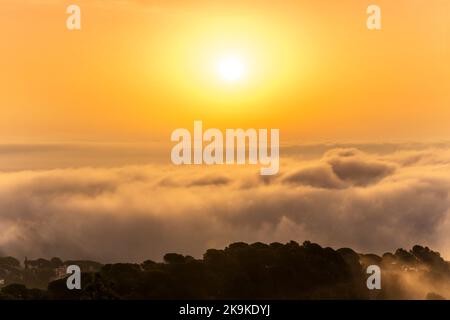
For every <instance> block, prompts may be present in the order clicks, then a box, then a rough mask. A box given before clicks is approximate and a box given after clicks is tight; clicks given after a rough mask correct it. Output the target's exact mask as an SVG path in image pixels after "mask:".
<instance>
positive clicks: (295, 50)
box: [0, 0, 450, 143]
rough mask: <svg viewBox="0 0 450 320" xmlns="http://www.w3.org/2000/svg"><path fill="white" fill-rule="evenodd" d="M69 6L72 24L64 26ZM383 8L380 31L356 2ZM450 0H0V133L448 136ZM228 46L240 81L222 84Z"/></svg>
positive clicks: (93, 137) (82, 137)
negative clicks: (252, 131) (76, 26)
mask: <svg viewBox="0 0 450 320" xmlns="http://www.w3.org/2000/svg"><path fill="white" fill-rule="evenodd" d="M72 3H75V4H78V5H79V6H80V7H81V13H82V30H80V31H69V30H67V29H66V18H67V17H68V15H67V14H66V12H65V11H66V8H67V6H68V5H69V4H72ZM372 3H376V4H378V5H379V6H380V7H381V9H382V30H381V31H369V30H368V29H367V28H366V18H367V14H366V8H367V6H368V5H369V4H372ZM449 12H450V2H449V1H447V0H431V1H423V0H398V1H384V0H376V1H349V0H344V1H334V0H333V1H331V0H330V1H328V0H324V1H298V0H297V1H262V0H259V1H256V0H255V1H249V0H246V1H233V0H231V1H230V0H227V1H191V0H183V1H161V0H160V1H150V0H148V1H144V0H142V1H138V0H134V1H132V0H120V1H119V0H108V1H106V0H104V1H101V0H96V1H94V0H89V1H83V0H78V1H75V0H73V1H65V0H64V1H63V0H61V1H59V0H29V1H24V0H2V1H1V4H0V37H1V40H2V41H1V44H0V46H1V48H0V70H1V72H0V137H1V139H0V140H1V141H0V142H2V143H10V142H36V141H86V140H89V141H149V140H161V141H166V140H167V141H168V139H169V138H168V137H169V135H170V132H171V131H172V130H174V129H175V128H178V127H192V122H193V121H194V120H203V121H204V124H205V126H206V127H219V128H236V127H243V128H248V127H251V128H258V127H263V128H280V129H281V139H282V140H284V141H287V140H293V141H295V142H302V143H303V142H312V141H378V142H379V141H391V140H423V139H425V140H429V139H448V138H449V137H450V126H449V119H450V108H449V106H450V63H449V59H450V41H449V38H450V31H449V30H450V13H449ZM230 52H231V53H233V54H236V55H238V56H239V57H240V58H241V59H242V61H243V64H244V65H245V68H246V71H247V72H246V77H245V79H243V80H242V81H240V82H238V83H233V84H230V83H224V81H223V79H220V77H218V75H217V72H216V64H217V61H219V60H220V59H221V57H222V56H224V55H225V56H226V55H227V54H229V53H230Z"/></svg>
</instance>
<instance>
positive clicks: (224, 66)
mask: <svg viewBox="0 0 450 320" xmlns="http://www.w3.org/2000/svg"><path fill="white" fill-rule="evenodd" d="M246 72H247V68H246V64H245V62H244V60H243V59H242V58H241V57H239V56H237V55H227V56H224V57H222V58H220V59H219V60H218V62H217V73H218V75H219V77H220V78H221V79H222V80H224V81H226V82H230V83H233V82H238V81H240V80H242V79H243V78H244V76H245V74H246Z"/></svg>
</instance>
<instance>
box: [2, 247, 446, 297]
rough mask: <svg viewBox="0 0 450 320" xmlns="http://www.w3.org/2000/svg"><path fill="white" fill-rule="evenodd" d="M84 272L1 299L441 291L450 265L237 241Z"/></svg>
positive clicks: (434, 257)
mask: <svg viewBox="0 0 450 320" xmlns="http://www.w3.org/2000/svg"><path fill="white" fill-rule="evenodd" d="M373 264H376V265H378V266H380V268H381V270H382V288H381V290H368V288H367V286H366V280H367V277H368V276H369V275H368V274H367V273H366V268H367V266H369V265H373ZM81 279H82V289H81V290H68V289H67V286H66V279H64V278H63V279H58V280H55V281H51V282H50V283H49V284H48V287H47V289H46V290H42V289H36V288H35V289H33V288H27V287H26V286H25V285H24V284H9V285H7V286H5V287H3V288H2V289H1V291H0V299H425V298H428V299H442V298H445V297H446V296H447V294H448V292H450V265H449V263H448V262H446V261H445V260H444V259H443V258H442V257H441V256H440V254H439V253H438V252H434V251H432V250H430V249H429V248H427V247H422V246H414V247H413V248H412V249H411V250H409V251H407V250H404V249H398V250H397V251H396V252H395V253H385V254H384V255H382V256H377V255H374V254H358V253H356V252H355V251H353V250H352V249H349V248H342V249H338V250H333V249H331V248H322V247H321V246H320V245H318V244H314V243H311V242H309V241H306V242H304V243H303V244H302V245H299V244H298V243H296V242H294V241H291V242H289V243H286V244H281V243H272V244H270V245H267V244H263V243H254V244H246V243H233V244H231V245H229V246H228V247H227V248H225V249H224V250H216V249H210V250H207V251H206V253H205V254H204V255H203V259H194V258H193V257H191V256H183V255H180V254H176V253H168V254H166V255H165V256H164V262H162V263H158V262H154V261H151V260H146V261H144V262H143V263H141V264H133V263H117V264H106V265H103V266H101V267H100V266H99V268H98V271H95V272H85V273H83V274H82V278H81Z"/></svg>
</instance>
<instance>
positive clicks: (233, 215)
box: [0, 147, 450, 262]
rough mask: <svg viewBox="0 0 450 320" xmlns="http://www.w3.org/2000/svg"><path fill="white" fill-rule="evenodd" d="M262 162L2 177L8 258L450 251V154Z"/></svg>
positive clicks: (349, 153) (354, 154) (354, 151)
mask: <svg viewBox="0 0 450 320" xmlns="http://www.w3.org/2000/svg"><path fill="white" fill-rule="evenodd" d="M280 168H281V173H280V174H279V175H277V176H276V177H269V178H268V177H261V176H260V175H259V174H258V172H259V171H258V168H257V167H205V166H202V167H187V166H182V167H174V166H165V165H162V164H158V165H139V166H125V167H120V168H78V169H76V168H73V169H56V170H36V171H12V172H4V173H1V174H0V228H1V230H2V232H1V233H0V255H13V256H17V257H24V256H28V257H29V258H34V257H52V256H60V257H62V258H89V259H95V260H101V261H109V262H116V261H142V260H144V259H148V258H150V259H156V260H160V259H161V257H162V255H163V254H164V253H167V252H180V253H183V254H191V255H194V256H200V255H201V254H202V253H203V252H204V250H205V249H207V248H211V247H223V246H225V245H226V244H228V243H230V242H234V241H246V242H255V241H262V242H273V241H289V240H297V241H303V240H312V241H315V242H318V243H320V244H322V245H328V246H333V247H343V246H345V247H352V248H354V249H355V250H360V251H364V252H368V251H371V252H375V253H383V252H384V251H392V250H394V249H396V248H397V247H407V248H410V247H411V246H412V245H414V244H417V243H419V244H423V245H428V246H430V247H432V248H434V249H436V250H439V251H440V252H441V253H442V254H443V255H444V256H446V257H448V256H449V255H450V251H449V250H448V249H447V248H449V244H450V237H449V234H450V209H449V208H450V199H449V190H450V149H448V148H442V147H441V148H433V149H421V150H412V149H409V150H403V151H402V150H400V151H392V152H387V153H386V152H385V153H373V152H363V151H361V150H360V149H358V148H331V149H329V150H327V151H325V152H324V153H323V154H322V156H321V157H318V158H310V159H305V158H303V159H302V158H301V157H297V156H296V154H295V152H290V156H289V157H285V158H283V159H282V162H281V167H280Z"/></svg>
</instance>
